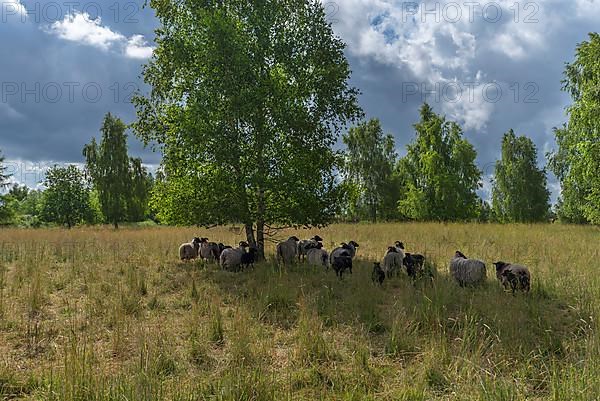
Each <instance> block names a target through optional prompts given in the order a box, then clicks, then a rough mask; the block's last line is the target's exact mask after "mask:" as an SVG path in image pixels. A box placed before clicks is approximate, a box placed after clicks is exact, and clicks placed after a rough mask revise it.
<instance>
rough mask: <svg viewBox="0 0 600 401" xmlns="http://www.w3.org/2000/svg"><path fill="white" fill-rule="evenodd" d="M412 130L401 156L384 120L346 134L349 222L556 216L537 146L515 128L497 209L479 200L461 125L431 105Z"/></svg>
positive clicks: (501, 163) (500, 171) (478, 180)
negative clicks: (436, 110) (438, 112)
mask: <svg viewBox="0 0 600 401" xmlns="http://www.w3.org/2000/svg"><path fill="white" fill-rule="evenodd" d="M420 115H421V120H420V121H419V122H418V123H417V124H415V125H414V128H415V138H414V140H413V141H412V142H411V143H410V144H409V145H408V146H407V153H406V156H404V157H402V158H398V157H397V155H396V153H395V145H394V139H393V136H392V135H384V133H383V131H382V128H381V125H380V123H379V120H377V119H373V120H370V121H368V122H365V123H362V124H360V125H358V126H357V127H354V128H352V129H350V131H349V132H348V134H346V135H344V136H343V140H344V143H345V144H346V146H347V148H348V149H347V151H346V152H345V155H344V168H343V172H344V183H343V185H344V187H345V193H346V197H345V203H346V207H345V208H344V209H343V217H344V219H346V220H354V221H359V220H370V221H373V222H375V221H378V220H383V221H393V220H414V221H468V220H473V221H498V222H539V221H545V220H547V219H548V218H549V216H550V213H551V212H550V204H549V196H550V193H549V191H548V189H547V188H546V174H545V171H544V170H543V169H539V168H538V167H537V151H536V148H535V145H534V144H533V142H532V141H531V140H530V139H529V138H526V137H524V136H521V137H517V136H516V135H515V134H514V132H513V131H512V130H511V131H509V132H507V133H506V134H505V135H504V137H503V139H502V144H501V146H502V158H501V159H500V160H498V162H497V163H496V168H495V173H494V180H493V189H492V200H491V204H489V203H488V202H487V201H484V200H482V199H481V198H480V197H479V196H478V195H477V190H478V189H480V188H481V185H482V172H481V170H479V168H478V167H477V166H476V164H475V159H476V157H477V153H476V151H475V149H474V147H473V146H472V145H471V144H470V143H469V142H468V141H467V140H466V139H465V138H464V137H463V132H462V129H461V127H460V126H459V125H458V124H457V123H456V122H453V121H447V120H446V119H445V118H444V117H443V116H440V115H438V114H436V113H434V111H433V110H432V109H431V107H430V106H429V105H428V104H425V105H423V107H422V108H421V113H420Z"/></svg>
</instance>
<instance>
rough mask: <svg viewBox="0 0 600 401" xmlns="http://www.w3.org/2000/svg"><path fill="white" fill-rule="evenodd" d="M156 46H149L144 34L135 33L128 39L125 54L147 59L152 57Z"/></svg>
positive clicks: (130, 56)
mask: <svg viewBox="0 0 600 401" xmlns="http://www.w3.org/2000/svg"><path fill="white" fill-rule="evenodd" d="M153 51H154V47H152V46H148V42H146V39H144V37H143V36H142V35H133V36H132V37H130V38H129V40H128V41H127V45H126V46H125V54H126V55H127V57H129V58H139V59H147V58H150V57H152V52H153Z"/></svg>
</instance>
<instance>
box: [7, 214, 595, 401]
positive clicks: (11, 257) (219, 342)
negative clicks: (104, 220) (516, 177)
mask: <svg viewBox="0 0 600 401" xmlns="http://www.w3.org/2000/svg"><path fill="white" fill-rule="evenodd" d="M289 234H291V232H290V233H282V234H281V236H282V237H287V236H288V235H289ZM298 234H299V236H300V237H309V236H311V235H312V234H313V232H309V231H300V232H299V233H298ZM319 234H320V235H321V236H322V237H323V238H325V243H324V244H325V245H326V247H327V248H328V249H330V248H331V247H332V246H333V245H334V244H336V243H338V242H340V241H343V240H345V241H348V240H350V239H354V240H356V241H357V242H358V243H359V244H360V248H359V252H358V258H359V260H358V263H357V264H356V265H355V268H354V274H353V275H352V276H350V275H348V276H346V277H345V278H344V280H343V281H341V282H340V281H339V280H337V279H336V278H335V276H334V274H333V272H331V271H330V272H328V273H325V272H324V271H323V270H321V269H317V268H309V267H306V266H298V267H294V268H291V269H286V270H280V269H278V268H277V267H276V266H275V265H274V264H273V263H272V262H268V263H262V264H258V265H257V266H256V268H255V270H254V271H250V272H244V273H238V274H234V273H228V272H223V271H220V270H219V269H218V268H217V267H216V266H215V265H204V264H202V263H200V262H198V263H187V264H186V263H180V262H179V261H178V260H177V249H178V245H179V244H180V243H182V242H185V241H187V240H189V239H190V238H191V237H192V236H193V235H197V236H206V237H210V238H211V240H217V241H222V242H225V243H230V244H235V243H237V242H238V241H239V240H240V239H241V237H240V236H239V234H238V233H234V232H232V231H230V230H229V229H225V228H223V229H214V230H210V231H208V232H206V231H204V230H197V229H178V228H148V229H123V230H120V231H118V232H115V231H113V230H110V229H97V228H96V229H92V228H90V229H86V228H83V229H76V230H71V231H66V230H58V229H57V230H35V231H34V230H2V231H0V399H26V400H34V399H35V400H38V399H41V400H60V401H63V400H64V401H70V400H81V401H89V400H182V401H183V400H284V399H293V400H316V399H327V400H364V399H372V400H375V399H376V400H385V399H387V400H524V399H529V400H567V399H568V400H586V401H587V400H593V399H596V398H597V396H598V394H600V366H599V364H600V348H599V347H598V345H599V344H600V342H599V341H598V340H599V338H598V327H597V323H596V322H597V321H598V319H599V317H600V314H599V307H600V285H599V284H600V283H599V279H598V275H597V273H596V271H597V269H598V267H599V266H598V265H599V264H600V262H599V259H598V252H599V250H598V249H599V248H598V246H597V244H598V230H597V229H596V228H593V227H570V226H561V225H540V226H526V225H521V226H516V225H514V226H498V225H467V224H450V225H442V224H379V225H335V226H331V227H329V228H327V229H324V230H321V231H320V232H319ZM397 239H399V240H402V241H404V242H405V243H406V245H407V248H408V249H409V250H415V251H418V252H421V253H425V254H426V256H427V257H428V259H429V260H431V261H433V262H434V264H435V265H436V266H437V268H438V270H439V274H438V276H437V278H436V279H435V281H434V282H433V284H426V283H420V284H417V285H416V286H413V285H412V284H411V283H410V281H409V280H408V279H407V278H406V277H399V278H394V279H391V280H388V281H386V282H385V283H384V286H383V288H377V287H375V286H373V285H372V284H371V281H370V273H371V262H372V261H374V260H377V259H379V258H380V257H381V256H382V253H383V251H384V250H385V249H386V246H387V245H389V244H391V243H393V241H395V240H397ZM456 249H460V250H462V251H463V252H464V253H465V254H467V255H469V256H473V257H477V258H481V259H483V260H485V261H486V262H487V263H488V284H487V285H486V286H485V287H484V288H478V289H463V288H459V287H457V286H456V285H455V284H454V283H453V282H452V281H451V280H449V278H448V275H447V272H446V271H447V267H446V266H447V261H448V259H449V257H450V256H451V255H452V254H453V252H454V251H455V250H456ZM268 253H269V254H272V253H273V246H270V249H269V250H268ZM498 259H502V260H505V261H514V262H519V263H522V264H525V265H527V266H529V267H530V269H531V271H532V275H533V287H532V292H531V293H530V294H529V295H528V296H524V295H522V294H519V295H517V296H515V297H513V296H511V295H510V294H506V293H504V292H503V291H502V289H501V288H500V287H499V285H498V284H497V283H496V282H495V279H494V277H493V271H492V268H493V266H492V265H491V262H493V261H496V260H498Z"/></svg>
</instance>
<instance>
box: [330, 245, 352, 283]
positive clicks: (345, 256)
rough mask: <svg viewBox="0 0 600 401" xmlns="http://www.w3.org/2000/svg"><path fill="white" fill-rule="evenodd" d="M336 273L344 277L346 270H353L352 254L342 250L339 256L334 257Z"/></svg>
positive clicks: (333, 265)
mask: <svg viewBox="0 0 600 401" xmlns="http://www.w3.org/2000/svg"><path fill="white" fill-rule="evenodd" d="M332 267H333V270H335V275H336V276H339V278H340V279H342V276H343V274H344V271H346V270H349V271H350V272H352V256H350V254H349V253H347V252H342V253H340V254H339V256H336V257H334V258H333V264H332Z"/></svg>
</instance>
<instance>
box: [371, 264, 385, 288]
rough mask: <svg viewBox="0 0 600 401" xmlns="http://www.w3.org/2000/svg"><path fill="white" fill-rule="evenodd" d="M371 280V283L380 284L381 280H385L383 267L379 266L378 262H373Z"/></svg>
mask: <svg viewBox="0 0 600 401" xmlns="http://www.w3.org/2000/svg"><path fill="white" fill-rule="evenodd" d="M371 280H373V283H379V285H382V284H383V281H384V280H385V273H384V272H383V269H382V268H381V264H380V263H379V262H375V263H374V264H373V273H371Z"/></svg>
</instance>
